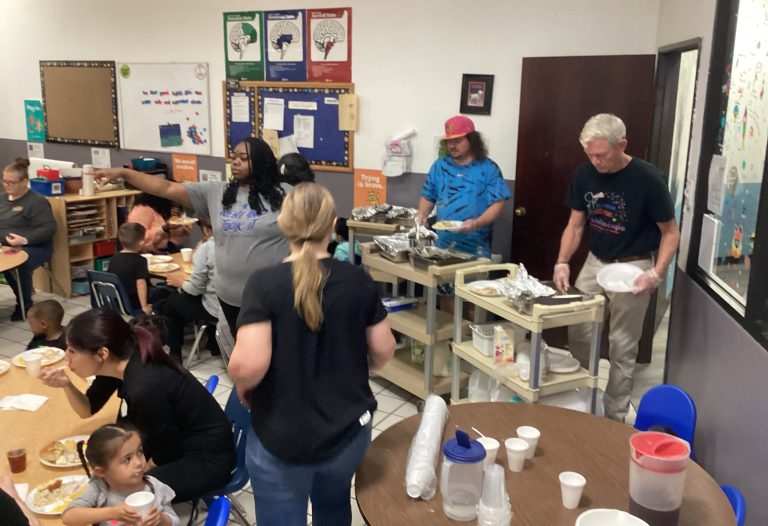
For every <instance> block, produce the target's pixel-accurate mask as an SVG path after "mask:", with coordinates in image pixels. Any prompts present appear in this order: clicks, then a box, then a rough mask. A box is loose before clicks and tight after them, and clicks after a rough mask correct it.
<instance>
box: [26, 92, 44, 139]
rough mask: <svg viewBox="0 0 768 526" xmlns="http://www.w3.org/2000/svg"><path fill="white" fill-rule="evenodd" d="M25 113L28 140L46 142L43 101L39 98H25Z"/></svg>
mask: <svg viewBox="0 0 768 526" xmlns="http://www.w3.org/2000/svg"><path fill="white" fill-rule="evenodd" d="M24 114H25V115H26V122H27V140H28V141H30V142H45V117H44V116H43V103H42V102H40V101H39V100H25V101H24Z"/></svg>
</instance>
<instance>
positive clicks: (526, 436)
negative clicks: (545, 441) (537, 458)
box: [517, 426, 541, 458]
mask: <svg viewBox="0 0 768 526" xmlns="http://www.w3.org/2000/svg"><path fill="white" fill-rule="evenodd" d="M540 436H541V431H539V430H538V429H536V428H535V427H532V426H520V427H518V428H517V438H522V439H523V440H525V441H526V442H528V445H529V446H530V448H529V449H528V453H527V454H526V456H525V458H533V456H534V455H535V454H536V444H538V443H539V437H540Z"/></svg>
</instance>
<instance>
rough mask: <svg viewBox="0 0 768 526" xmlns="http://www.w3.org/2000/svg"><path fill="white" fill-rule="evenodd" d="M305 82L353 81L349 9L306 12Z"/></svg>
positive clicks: (309, 10) (311, 10)
mask: <svg viewBox="0 0 768 526" xmlns="http://www.w3.org/2000/svg"><path fill="white" fill-rule="evenodd" d="M306 38H307V59H308V65H307V80H309V81H311V82H352V8H351V7H339V8H336V9H308V10H307V37H306Z"/></svg>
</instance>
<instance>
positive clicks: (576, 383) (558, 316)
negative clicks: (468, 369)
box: [451, 263, 605, 413]
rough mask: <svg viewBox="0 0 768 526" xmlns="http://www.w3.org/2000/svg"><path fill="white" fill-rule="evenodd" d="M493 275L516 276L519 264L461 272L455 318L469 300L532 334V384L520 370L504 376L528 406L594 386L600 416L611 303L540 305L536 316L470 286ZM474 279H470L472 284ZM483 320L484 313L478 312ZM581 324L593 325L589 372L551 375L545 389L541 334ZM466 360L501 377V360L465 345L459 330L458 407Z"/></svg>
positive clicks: (454, 397)
mask: <svg viewBox="0 0 768 526" xmlns="http://www.w3.org/2000/svg"><path fill="white" fill-rule="evenodd" d="M491 271H507V272H508V273H509V275H510V277H513V276H514V275H515V274H516V273H517V265H515V264H511V263H505V264H498V265H481V266H476V267H473V268H469V269H462V270H458V271H457V272H456V296H455V306H454V316H455V318H456V319H457V320H460V319H461V318H460V316H461V314H460V313H461V312H462V308H463V305H464V302H465V301H468V302H470V303H472V304H474V305H475V306H476V307H479V308H480V309H483V310H485V311H487V312H492V313H494V314H496V315H497V316H499V317H501V318H503V319H504V320H506V321H508V322H511V323H513V324H514V325H516V326H518V327H521V328H523V329H526V330H528V331H530V332H531V371H530V377H529V379H528V381H527V382H525V381H523V380H521V379H520V378H519V377H518V375H517V374H516V371H515V372H514V373H510V374H506V375H503V376H502V384H503V385H505V386H506V387H508V388H510V389H511V390H512V391H514V392H515V393H516V394H517V395H519V396H520V397H522V398H524V399H525V400H526V401H528V402H537V401H538V400H539V398H540V397H542V396H546V395H551V394H555V393H560V392H563V391H568V390H570V389H575V388H578V387H589V388H591V389H592V393H591V410H592V412H593V413H594V412H595V408H596V403H597V375H598V364H599V361H600V351H599V343H600V331H601V328H602V324H603V309H604V306H605V298H603V296H600V295H597V296H593V297H590V298H587V299H583V300H582V301H574V302H572V303H567V304H563V305H540V304H534V305H533V307H532V311H531V313H530V314H524V313H522V312H519V311H517V310H515V309H514V308H513V307H512V306H511V305H510V304H509V302H508V300H507V298H506V297H505V296H492V297H489V296H481V295H479V294H476V293H474V292H472V290H470V289H469V288H467V286H466V283H468V282H469V281H472V278H474V279H478V278H480V279H486V276H487V275H488V273H489V272H491ZM468 278H470V279H468ZM475 315H476V316H478V313H477V312H476V313H475ZM579 323H591V324H592V328H593V331H592V342H591V350H590V356H589V370H587V369H584V368H580V369H579V370H578V371H576V372H573V373H567V374H554V373H553V374H551V375H550V377H549V379H548V380H547V381H545V382H544V383H542V384H541V385H540V384H539V368H540V366H541V333H542V331H543V330H544V329H552V328H554V327H563V326H567V325H576V324H579ZM462 361H466V362H468V363H470V364H471V365H472V366H474V367H476V368H477V369H479V370H481V371H482V372H484V373H485V374H488V375H491V376H494V377H498V375H499V373H498V371H497V368H496V364H495V360H494V358H492V357H487V356H485V355H484V354H482V353H480V351H478V350H477V349H475V347H474V345H473V344H472V341H466V342H463V341H462V331H461V330H454V336H453V378H452V384H451V399H452V401H453V403H463V402H465V401H466V400H461V399H460V377H459V374H460V372H461V362H462Z"/></svg>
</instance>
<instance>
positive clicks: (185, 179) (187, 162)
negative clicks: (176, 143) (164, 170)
mask: <svg viewBox="0 0 768 526" xmlns="http://www.w3.org/2000/svg"><path fill="white" fill-rule="evenodd" d="M171 168H172V170H173V179H174V180H175V181H178V182H180V183H196V182H197V181H198V175H197V155H188V154H185V153H174V154H173V155H172V156H171Z"/></svg>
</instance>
